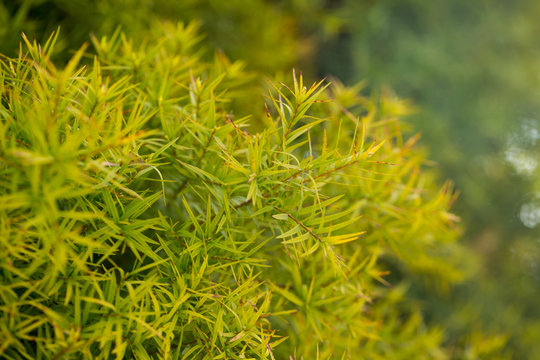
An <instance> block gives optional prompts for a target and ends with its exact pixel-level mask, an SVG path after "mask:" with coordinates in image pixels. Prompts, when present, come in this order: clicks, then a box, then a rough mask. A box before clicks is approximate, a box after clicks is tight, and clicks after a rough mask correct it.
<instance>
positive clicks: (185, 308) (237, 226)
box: [0, 23, 478, 359]
mask: <svg viewBox="0 0 540 360" xmlns="http://www.w3.org/2000/svg"><path fill="white" fill-rule="evenodd" d="M198 39H199V36H198V34H197V32H196V27H195V26H193V25H189V26H183V25H172V24H170V23H164V24H163V25H162V26H160V27H154V28H153V30H152V33H149V34H147V35H146V36H145V37H143V38H142V40H138V41H136V42H134V41H132V40H130V39H129V37H126V36H124V35H123V34H122V33H120V32H116V33H114V35H112V36H108V37H100V38H97V37H95V38H93V46H94V50H93V51H92V52H91V53H94V54H96V55H95V56H93V55H90V54H91V53H90V52H85V51H86V50H85V48H84V47H83V48H81V49H80V50H79V51H77V52H76V53H75V55H73V57H71V58H70V59H69V61H68V62H67V63H66V65H65V66H58V65H57V66H55V65H54V62H53V60H52V57H53V54H54V43H55V40H56V37H52V38H50V39H49V40H48V41H47V43H44V44H42V45H38V44H37V43H35V42H32V41H28V40H26V39H25V41H26V46H27V50H21V53H20V54H19V56H17V57H15V58H8V57H3V58H2V61H1V63H0V96H1V102H0V119H1V122H0V160H1V162H0V249H1V251H2V253H3V256H2V257H1V258H0V269H1V270H0V274H1V275H0V279H1V282H0V337H1V338H2V339H3V341H2V343H1V344H0V355H1V356H2V357H4V358H10V359H23V358H27V359H44V358H74V359H75V358H77V359H79V358H87V359H100V358H103V359H105V358H117V359H121V358H140V359H149V358H164V359H165V358H185V359H188V358H206V359H210V358H223V359H224V358H227V359H229V358H231V359H235V358H238V359H240V358H277V359H280V358H287V357H288V356H292V357H295V358H300V357H301V356H303V357H304V358H306V359H307V358H329V357H335V358H371V359H388V358H395V359H410V358H440V359H444V358H447V357H450V356H452V355H453V354H452V350H451V349H445V348H444V347H442V346H441V342H442V341H443V339H444V335H443V331H442V330H441V329H438V328H428V327H426V326H425V325H424V323H423V319H422V315H421V313H420V311H419V308H418V306H417V304H414V303H412V302H410V301H407V300H405V299H404V298H403V297H404V294H405V293H406V282H401V283H398V282H394V287H392V286H391V284H390V283H389V282H388V281H392V279H391V278H390V277H388V276H386V275H387V273H388V270H389V269H390V268H392V269H399V271H400V272H401V273H407V272H412V273H415V274H422V276H424V277H425V279H426V281H432V282H436V283H438V284H440V285H442V286H443V287H444V286H447V285H449V284H452V283H453V282H455V281H458V280H460V279H461V278H462V276H463V274H462V273H461V271H460V270H459V267H460V264H459V262H460V261H459V255H460V254H461V252H462V250H461V249H460V248H459V247H458V246H457V245H456V244H455V242H454V241H455V240H456V238H457V235H458V231H457V229H456V225H455V222H456V220H457V219H456V217H455V216H454V215H452V214H451V213H449V211H448V207H449V206H450V204H451V203H452V200H453V198H454V195H453V191H452V188H451V186H450V185H449V184H446V185H444V186H443V187H442V189H440V190H438V188H437V185H436V182H435V179H434V176H433V174H432V173H431V171H429V170H426V161H425V159H424V157H423V153H422V151H421V150H419V149H418V148H417V147H416V146H415V142H416V141H417V139H418V138H417V137H412V138H407V137H405V136H404V135H403V133H402V123H401V121H400V117H401V116H402V115H404V114H406V113H407V112H408V108H407V104H406V103H404V102H402V101H400V100H399V99H397V98H395V97H394V96H393V95H392V94H390V93H385V94H382V95H381V96H379V97H375V96H372V97H366V96H362V95H361V94H360V93H359V91H360V90H361V87H360V86H355V87H351V88H347V87H344V86H343V85H341V84H340V83H339V82H337V81H336V82H334V84H333V85H330V86H328V84H327V83H325V82H324V81H321V82H317V83H315V84H313V85H308V84H304V80H303V77H302V75H293V80H292V81H291V82H288V84H283V83H275V82H271V81H270V82H268V86H267V95H266V97H263V94H259V93H257V92H253V87H252V86H250V85H249V84H250V83H251V82H252V81H253V74H250V73H249V72H246V71H244V70H243V69H242V67H243V65H242V64H241V63H238V62H231V61H229V60H228V59H227V58H226V57H225V56H224V55H222V54H220V53H217V54H216V55H215V56H214V57H213V58H212V60H204V59H207V58H210V57H208V56H206V57H203V56H202V54H203V53H204V48H202V47H201V46H200V45H198ZM201 50H203V51H201ZM60 55H63V54H60ZM246 101H251V102H254V103H256V104H257V107H256V109H258V110H256V111H254V112H251V113H246V112H245V108H244V107H243V105H242V104H245V103H246ZM252 122H256V123H258V124H259V125H258V126H257V127H255V128H253V127H250V123H252ZM260 124H264V127H263V128H262V130H260V131H257V130H256V129H257V128H260V127H261V125H260ZM469 350H470V351H469V354H472V355H471V356H476V355H478V354H477V353H475V351H476V350H475V349H474V346H473V348H471V349H469Z"/></svg>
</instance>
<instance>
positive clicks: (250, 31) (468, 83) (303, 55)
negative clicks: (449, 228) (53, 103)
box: [0, 0, 540, 359]
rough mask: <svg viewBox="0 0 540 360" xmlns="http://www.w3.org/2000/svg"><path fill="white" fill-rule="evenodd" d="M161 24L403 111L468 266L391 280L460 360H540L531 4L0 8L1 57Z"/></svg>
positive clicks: (539, 196) (58, 4)
mask: <svg viewBox="0 0 540 360" xmlns="http://www.w3.org/2000/svg"><path fill="white" fill-rule="evenodd" d="M163 19H168V20H172V21H184V22H189V21H193V20H197V21H198V22H199V23H200V26H201V31H202V33H205V34H206V41H207V42H208V43H209V44H210V45H211V46H213V47H214V48H215V49H218V50H219V51H223V52H224V53H225V54H226V55H227V56H229V57H230V58H232V59H244V60H245V61H246V63H247V66H248V68H249V69H251V70H252V71H254V72H263V73H265V74H269V76H272V77H274V76H275V77H278V78H279V77H280V76H284V74H290V69H291V68H292V67H296V68H297V69H300V70H302V71H303V72H304V74H305V75H306V76H307V77H309V78H311V79H313V80H314V79H316V78H318V77H325V76H329V77H330V78H332V77H335V78H336V79H339V80H340V81H341V82H343V83H345V84H348V85H353V84H356V83H358V82H360V81H364V82H365V84H366V86H367V87H368V88H369V89H370V90H372V91H374V92H382V91H385V92H386V91H392V92H394V93H396V94H397V95H398V96H400V97H402V98H407V99H409V100H410V101H411V103H412V104H414V106H415V108H416V112H415V113H414V114H413V115H410V116H409V117H408V118H407V122H408V123H409V124H410V133H411V134H413V133H416V132H420V133H421V134H422V140H421V143H422V146H424V147H425V149H426V151H427V152H428V154H429V158H430V159H432V160H433V161H434V165H433V166H434V167H436V168H437V169H438V170H439V172H440V177H441V182H442V181H443V180H444V179H452V180H453V181H454V182H455V184H456V188H457V189H458V190H459V191H460V197H459V199H458V201H457V202H456V204H455V208H454V212H455V213H456V214H457V215H458V216H459V217H460V218H461V219H462V225H463V240H462V242H463V243H465V244H466V245H467V246H468V248H469V249H471V253H472V256H473V259H474V260H473V261H472V264H473V265H474V266H471V269H470V275H469V277H468V278H467V279H466V280H465V281H463V282H462V283H461V284H458V285H457V286H455V287H454V288H452V289H446V290H444V289H440V290H434V287H433V286H431V284H430V283H428V282H426V281H425V279H421V278H415V276H414V275H413V274H400V270H399V269H396V270H395V274H394V275H393V276H396V277H403V278H409V279H410V280H409V281H410V287H409V290H408V291H409V293H410V294H409V296H411V297H413V298H414V299H415V300H416V301H417V302H418V304H420V305H421V307H422V309H423V313H424V317H425V320H426V322H427V323H428V325H429V326H438V327H440V328H442V329H444V334H445V342H446V344H447V346H449V347H455V348H456V349H461V350H460V351H458V350H456V354H458V353H459V354H460V355H459V356H461V357H465V358H467V356H469V355H470V357H471V358H472V357H473V356H474V354H472V353H470V354H468V353H467V349H468V346H469V344H475V346H484V347H485V348H486V349H485V350H486V351H485V353H490V352H489V349H490V348H492V349H495V351H494V352H492V353H491V356H493V357H494V358H497V357H501V358H502V357H507V358H515V359H527V358H529V359H540V308H539V306H538V299H539V298H540V286H539V284H540V264H539V261H540V243H539V240H540V236H539V231H538V229H539V226H540V172H539V167H538V162H539V158H538V153H539V147H540V120H539V119H540V96H539V95H540V41H539V40H538V34H540V21H539V19H540V2H538V1H534V0H513V1H504V0H476V1H471V0H439V1H425V0H341V1H340V0H334V1H331V0H325V1H323V0H313V1H309V0H289V1H285V0H282V1H280V0H273V1H271V0H250V1H246V0H229V1H223V0H198V1H197V0H184V1H164V0H163V1H160V0H154V1H150V0H115V1H113V0H96V1H85V0H73V1H68V0H33V1H31V0H2V1H0V52H2V53H5V54H10V55H14V54H15V53H16V52H17V49H18V44H19V41H20V33H21V32H25V33H26V34H27V35H29V37H32V36H33V37H34V38H35V39H37V40H38V41H43V40H44V39H46V37H47V36H48V34H49V33H50V32H51V31H53V30H56V29H57V27H58V24H60V26H61V36H60V42H59V46H58V47H57V51H58V52H59V53H66V54H68V53H69V52H65V51H64V50H70V49H76V48H78V47H79V46H80V45H81V44H82V43H83V42H85V41H88V40H89V35H90V34H91V33H94V34H96V35H105V34H112V33H113V32H114V31H115V30H116V29H118V28H119V27H121V28H122V30H123V31H125V32H126V33H127V34H129V35H130V36H132V37H137V36H138V34H141V33H143V32H144V31H149V30H151V29H152V27H153V26H154V24H156V22H159V21H162V20H163ZM60 61H61V59H60ZM390 89H391V90H390ZM486 334H487V335H486ZM463 349H465V350H463ZM456 356H457V355H456Z"/></svg>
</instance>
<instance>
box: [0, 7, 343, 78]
mask: <svg viewBox="0 0 540 360" xmlns="http://www.w3.org/2000/svg"><path fill="white" fill-rule="evenodd" d="M335 12H336V11H334V10H332V9H330V8H328V6H326V5H325V1H322V0H317V1H310V2H309V3H308V2H306V1H304V0H287V1H269V0H250V1H248V2H246V1H244V0H228V1H221V0H183V1H165V0H156V1H146V0H122V1H116V0H96V1H92V2H88V1H85V0H72V1H64V0H14V1H10V2H7V3H6V2H2V3H0V24H2V25H0V52H2V53H5V54H13V55H15V54H16V51H17V49H18V45H19V37H20V33H21V32H24V33H25V34H27V36H28V37H29V38H32V37H33V36H35V37H36V39H37V41H38V42H39V41H45V40H46V39H47V37H48V35H49V34H50V33H51V32H52V31H55V30H56V29H57V28H58V26H61V28H62V29H63V32H62V33H65V34H69V36H66V37H64V36H62V35H61V36H60V38H59V39H58V41H57V45H56V48H57V49H59V50H66V49H76V48H78V47H79V46H80V44H82V43H83V42H85V41H87V39H88V34H90V33H94V34H96V35H97V36H106V35H110V34H112V33H113V32H114V31H115V30H116V29H117V28H118V27H120V28H121V29H122V30H123V31H124V32H125V33H126V34H127V35H128V36H129V37H130V38H133V39H140V38H141V37H144V36H145V34H146V32H148V31H150V30H151V29H153V28H155V27H156V26H159V23H160V22H162V21H163V20H171V21H173V22H178V21H184V22H192V21H193V20H197V21H198V22H199V23H200V25H201V28H202V30H203V31H204V34H205V36H206V38H207V40H206V42H207V44H208V45H209V46H211V47H214V48H217V49H221V50H223V51H224V52H225V53H226V54H227V55H228V56H230V57H231V58H234V59H242V60H244V61H246V62H247V63H248V66H249V67H250V68H251V69H257V70H262V71H264V72H266V73H272V74H273V73H276V72H281V71H289V70H290V68H291V67H292V66H293V65H294V64H296V63H297V61H298V60H302V59H311V58H312V57H311V55H312V53H313V51H314V46H315V43H316V42H317V40H316V38H314V37H313V36H312V35H311V34H314V33H317V32H319V31H322V32H323V33H324V34H326V35H329V34H333V33H336V32H338V31H339V28H340V24H341V21H340V17H339V16H338V15H339V14H337V13H335ZM320 29H322V30H320ZM300 38H301V39H302V41H298V39H300ZM61 54H62V58H63V59H67V58H68V56H67V55H68V53H67V52H65V51H63V52H61ZM311 67H312V61H304V62H303V66H302V68H303V69H304V73H305V72H306V71H307V70H308V68H309V69H311Z"/></svg>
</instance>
